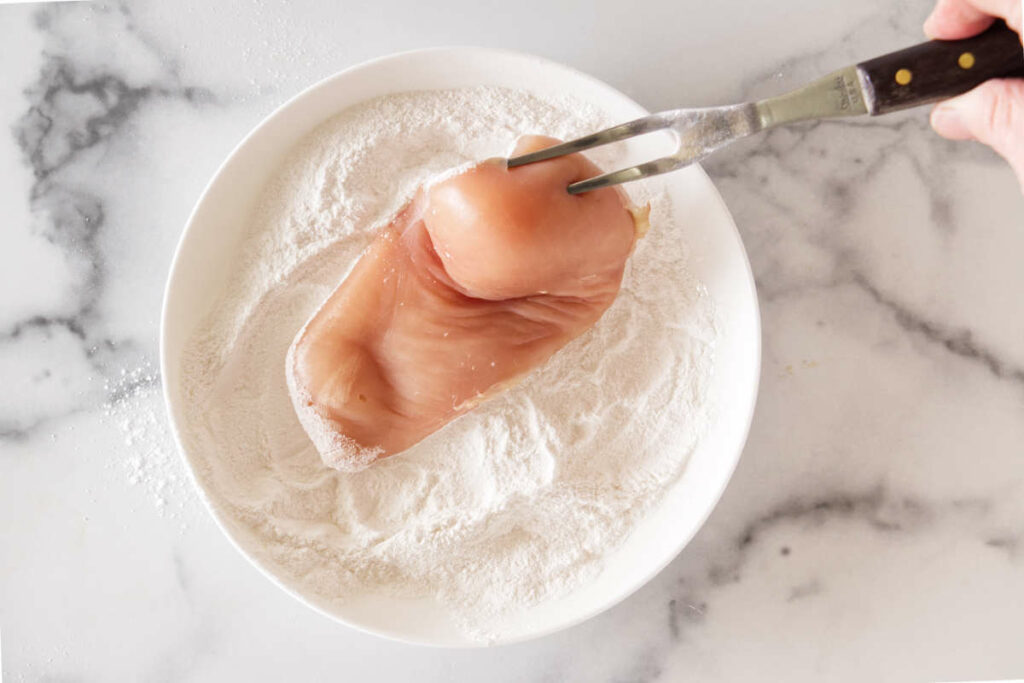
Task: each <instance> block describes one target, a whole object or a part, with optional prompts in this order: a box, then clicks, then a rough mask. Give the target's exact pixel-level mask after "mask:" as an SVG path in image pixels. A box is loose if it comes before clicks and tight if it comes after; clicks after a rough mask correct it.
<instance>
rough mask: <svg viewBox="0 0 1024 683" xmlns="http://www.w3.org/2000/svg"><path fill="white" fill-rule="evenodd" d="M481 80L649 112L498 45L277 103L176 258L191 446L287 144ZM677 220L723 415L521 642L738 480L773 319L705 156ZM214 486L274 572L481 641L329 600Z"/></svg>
mask: <svg viewBox="0 0 1024 683" xmlns="http://www.w3.org/2000/svg"><path fill="white" fill-rule="evenodd" d="M478 85H491V86H504V87H509V88H518V89H522V90H527V91H530V92H533V93H534V94H537V95H539V96H541V97H545V96H547V97H554V96H558V95H563V94H565V93H569V94H571V95H573V96H574V97H576V98H578V99H580V100H583V101H586V102H589V103H591V104H592V105H594V106H595V107H597V108H598V109H600V110H602V111H604V112H606V113H607V114H608V115H609V117H610V118H611V119H613V120H621V121H626V120H629V119H632V118H636V117H638V116H643V115H644V114H646V113H647V111H645V110H644V109H643V108H642V107H641V106H640V105H638V104H636V103H635V102H633V101H632V100H630V99H629V98H628V97H626V96H625V95H623V94H622V93H620V92H618V91H617V90H615V89H613V88H611V87H609V86H608V85H606V84H604V83H602V82H601V81H598V80H596V79H594V78H592V77H590V76H587V75H585V74H582V73H580V72H578V71H575V70H573V69H570V68H568V67H565V66H562V65H560V64H555V63H553V62H549V61H546V60H543V59H539V58H537V57H533V56H530V55H524V54H518V53H514V52H507V51H503V50H492V49H485V48H438V49H430V50H419V51H415V52H407V53H403V54H398V55H394V56H390V57H385V58H382V59H377V60H374V61H371V62H367V63H365V64H361V65H359V66H355V67H353V68H351V69H347V70H345V71H343V72H341V73H339V74H337V75H335V76H332V77H331V78H328V79H326V80H324V81H321V82H320V83H317V84H316V85H314V86H313V87H311V88H309V89H308V90H306V91H304V92H302V93H300V94H299V95H298V96H296V97H295V98H293V99H292V100H291V101H289V102H288V103H286V104H285V105H283V106H282V107H280V108H279V109H278V110H277V111H275V112H274V113H272V114H271V115H270V116H269V117H267V119H266V120H264V121H263V122H262V123H261V124H260V125H259V126H257V127H256V129H255V130H253V131H252V132H251V133H250V134H249V135H248V136H247V137H246V138H245V139H244V140H243V141H242V142H241V143H240V144H239V145H238V147H237V148H235V150H234V151H233V152H232V153H231V155H230V156H229V157H228V158H227V160H226V161H225V162H224V164H223V165H222V166H221V167H220V169H219V170H218V171H217V173H216V175H214V177H213V179H212V180H211V181H210V183H209V185H208V186H207V187H206V190H205V191H204V192H203V195H202V197H201V198H200V199H199V202H198V204H197V205H196V207H195V209H194V211H193V212H192V216H191V217H190V218H189V221H188V224H187V225H186V226H185V231H184V233H183V234H182V237H181V241H180V242H179V244H178V249H177V253H176V254H175V257H174V262H173V265H172V266H171V273H170V277H169V279H168V282H167V290H166V293H165V297H164V306H163V318H162V323H161V338H160V365H161V371H162V373H163V379H164V394H165V397H166V399H167V407H168V411H169V413H170V421H171V425H172V428H173V431H174V435H175V438H176V439H177V441H178V444H179V448H181V449H182V452H183V453H184V455H185V458H186V460H187V461H188V462H189V465H190V468H191V466H192V464H193V463H192V454H190V453H189V452H188V451H187V450H186V449H185V448H184V447H183V446H182V445H181V444H182V440H181V438H180V434H179V430H180V429H181V428H182V426H183V425H184V415H185V402H186V400H187V399H186V397H185V396H184V395H183V393H182V390H181V386H182V377H181V368H182V351H183V349H184V348H185V344H186V342H187V340H188V339H189V338H190V337H191V336H192V334H193V333H194V331H195V330H196V327H197V325H198V324H199V323H200V321H201V320H202V319H203V317H204V315H206V314H207V313H208V311H209V310H210V307H211V305H212V304H213V302H215V301H217V300H218V298H219V297H220V294H221V292H222V289H223V287H224V286H225V284H226V280H227V275H228V273H229V272H230V264H231V263H232V260H233V256H234V253H235V247H236V245H237V243H238V241H239V239H240V237H241V234H242V229H243V220H244V218H245V217H246V216H247V215H248V211H249V209H250V207H251V205H252V202H253V201H254V199H255V197H256V195H257V193H258V192H259V191H260V189H261V188H262V186H263V184H264V183H265V182H266V180H267V179H268V177H269V176H270V175H271V174H272V173H273V172H274V170H275V169H276V167H277V165H278V163H279V162H280V160H281V159H282V157H283V155H284V154H285V153H286V152H287V151H288V150H289V148H291V147H292V145H293V144H294V143H295V142H297V141H298V140H299V139H300V138H302V137H303V136H304V135H306V133H307V132H309V131H310V130H311V129H312V128H314V127H315V126H316V125H317V124H319V123H321V122H322V121H324V120H325V119H327V118H328V117H330V116H331V115H333V114H336V113H338V112H339V111H341V110H343V109H345V108H347V107H350V106H352V105H354V104H357V103H359V102H362V101H364V100H367V99H370V98H373V97H377V96H380V95H385V94H388V93H395V92H401V91H407V90H424V89H438V88H457V87H467V86H478ZM627 144H628V148H629V149H628V153H629V155H630V157H631V159H634V160H645V159H652V158H654V157H655V156H661V155H663V154H664V152H665V151H666V150H668V149H671V145H672V141H671V140H670V139H668V138H667V136H666V134H656V135H651V136H645V137H644V138H641V139H637V140H633V141H630V142H629V143H627ZM666 186H667V189H668V191H669V193H670V197H671V201H672V202H673V204H674V210H675V212H676V215H677V216H683V217H685V218H684V220H681V221H680V225H679V226H678V227H677V228H676V229H678V230H680V239H685V240H687V242H688V243H689V244H690V246H691V249H692V254H693V259H692V267H693V268H694V270H695V271H696V273H697V275H698V276H699V277H700V279H701V280H702V281H703V282H704V283H705V285H706V286H707V289H708V291H709V293H710V294H711V296H712V297H713V299H714V301H715V306H716V310H717V313H718V317H719V321H720V336H719V341H718V345H717V350H716V357H715V367H714V373H713V379H712V381H711V385H710V389H709V396H708V398H709V400H710V401H712V402H713V406H714V408H713V410H714V421H713V424H712V426H711V428H710V430H709V433H708V434H707V436H706V437H705V438H704V439H703V440H702V442H701V443H700V445H699V446H698V448H697V449H696V451H695V452H694V453H693V455H692V457H691V458H690V462H689V464H688V465H687V467H686V470H685V472H684V473H683V475H682V476H681V477H680V479H679V480H678V481H677V482H676V483H675V484H674V485H673V486H672V488H671V489H670V490H669V491H668V493H667V495H666V497H665V499H664V501H663V502H662V503H661V505H659V506H658V507H657V508H656V509H655V510H653V511H652V513H651V514H650V515H649V516H648V517H647V518H646V519H645V520H644V521H643V522H642V523H641V524H640V525H639V527H638V528H637V529H636V530H635V532H634V533H633V534H632V535H630V536H629V537H628V538H627V540H626V541H625V543H624V545H623V546H622V547H621V548H620V549H618V550H617V551H616V552H615V553H614V554H613V555H612V556H611V557H610V558H609V560H608V562H607V564H606V566H605V568H604V570H603V572H602V573H601V574H600V575H599V576H598V577H597V578H596V579H595V580H593V581H591V582H590V583H588V584H586V585H584V586H582V587H580V588H579V589H577V590H576V591H574V592H573V593H571V594H569V595H567V596H565V597H563V598H560V599H558V600H554V601H551V602H547V603H543V604H540V605H537V606H536V607H534V608H532V609H530V610H529V611H528V612H527V613H526V614H525V615H523V616H522V617H520V618H517V619H515V620H513V621H511V622H510V623H506V624H504V625H503V626H504V628H503V629H502V631H503V632H504V634H505V636H504V637H503V638H502V639H501V640H500V641H498V642H500V643H509V642H515V641H520V640H525V639H527V638H532V637H537V636H541V635H544V634H548V633H552V632H554V631H557V630H559V629H563V628H567V627H569V626H572V625H574V624H577V623H579V622H581V621H583V620H585V619H587V618H589V617H592V616H594V615H596V614H598V613H599V612H602V611H603V610H606V609H608V608H609V607H611V606H612V605H614V604H615V603H617V602H619V601H620V600H622V599H624V598H625V597H627V596H628V595H630V594H631V593H632V592H633V591H635V590H636V589H638V588H639V587H640V586H642V585H643V584H644V583H646V582H647V581H649V580H650V579H651V578H653V577H654V576H655V575H656V574H657V573H658V572H659V571H661V569H662V568H664V567H665V565H667V564H668V563H669V561H671V560H672V558H674V557H675V556H676V555H677V554H678V553H679V551H680V550H682V549H683V547H684V546H685V545H686V544H687V542H689V540H690V539H691V538H692V537H693V535H694V534H695V533H696V532H697V530H698V529H699V528H700V526H701V524H703V522H704V520H705V519H706V518H707V516H708V514H709V513H710V512H711V509H712V508H713V507H714V505H715V503H716V502H717V501H718V499H719V497H720V496H721V494H722V491H723V490H724V489H725V486H726V483H727V482H728V481H729V477H730V476H731V475H732V472H733V469H734V468H735V466H736V462H737V461H738V460H739V456H740V452H741V451H742V449H743V443H744V441H745V439H746V435H747V430H748V428H749V425H750V419H751V416H752V412H753V408H754V399H755V397H756V395H757V382H758V376H759V366H760V352H761V351H760V323H759V318H758V308H757V295H756V293H755V291H754V281H753V277H752V276H751V272H750V266H749V264H748V262H747V258H746V254H745V252H744V250H743V245H742V243H741V242H740V237H739V234H738V232H737V231H736V226H735V224H734V223H733V221H732V218H731V217H730V215H729V213H728V211H727V210H726V208H725V205H724V204H723V202H722V200H721V197H720V196H719V195H718V192H717V191H716V190H715V188H714V186H713V185H712V184H711V181H710V180H709V179H708V177H707V176H706V175H705V174H704V172H703V171H702V170H701V169H700V168H699V167H696V166H694V167H692V168H689V169H686V170H683V171H679V172H677V173H675V174H673V175H671V176H668V177H667V182H666ZM200 490H201V494H202V497H203V499H204V500H205V501H207V504H208V507H209V508H210V510H211V512H212V513H213V515H214V517H215V518H217V521H218V524H219V525H220V527H221V529H223V530H224V533H225V534H226V535H227V536H228V538H229V539H231V541H232V542H233V543H234V544H235V545H236V547H238V548H239V550H240V551H241V552H242V553H243V554H244V555H245V556H246V557H248V558H249V559H250V560H251V561H252V562H253V564H255V565H256V566H257V567H258V568H259V569H260V570H261V571H263V572H264V574H266V575H267V576H268V577H269V578H270V579H271V580H272V581H273V582H274V583H276V584H277V585H279V586H280V587H281V588H283V589H284V590H285V591H287V592H288V593H290V594H291V595H293V596H294V597H296V598H297V599H299V600H301V601H303V602H305V603H307V604H310V606H311V607H313V608H314V609H317V610H319V611H321V612H323V613H324V614H327V615H328V616H330V617H332V618H334V619H336V620H338V621H340V622H343V623H345V624H348V625H350V626H354V627H356V628H359V629H362V630H364V631H368V632H371V633H376V634H378V635H382V636H385V637H389V638H393V639H397V640H402V641H406V642H414V643H421V644H429V645H441V646H471V645H479V643H477V642H474V641H471V640H469V639H467V638H466V637H465V636H463V635H462V634H461V633H460V632H459V631H458V629H457V628H456V627H455V625H454V624H453V622H452V620H451V618H450V616H449V615H448V614H447V612H446V611H445V610H444V609H443V608H442V607H440V606H439V605H438V604H436V603H435V602H434V601H432V600H428V599H421V600H396V599H389V598H383V597H379V596H362V597H360V598H357V599H355V600H353V601H351V602H350V603H347V604H346V606H345V607H344V608H343V609H337V608H335V609H328V608H327V607H326V606H324V605H317V604H313V603H311V602H310V600H309V599H308V598H306V597H304V596H302V595H299V594H298V593H296V592H295V591H294V590H293V589H291V588H289V587H288V586H286V585H284V584H282V583H281V582H280V580H279V579H278V578H277V577H275V576H274V575H273V573H272V571H271V570H270V569H269V568H267V567H265V566H262V565H261V564H260V563H259V561H257V560H255V559H253V557H252V555H251V554H250V553H249V552H248V551H247V549H246V548H245V547H244V546H243V545H241V544H240V543H239V542H238V539H236V538H234V537H233V536H232V533H231V531H230V525H229V524H225V520H223V519H221V518H220V516H219V514H218V513H217V511H216V510H215V509H214V507H213V506H211V505H209V498H208V497H207V496H206V492H205V491H202V487H201V486H200Z"/></svg>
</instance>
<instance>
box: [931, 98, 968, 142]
mask: <svg viewBox="0 0 1024 683" xmlns="http://www.w3.org/2000/svg"><path fill="white" fill-rule="evenodd" d="M931 123H932V128H934V129H935V132H936V133H938V134H939V135H941V136H942V137H944V138H950V139H951V140H966V139H968V138H970V137H971V132H970V131H969V130H967V126H966V125H964V120H963V117H962V116H961V115H960V110H959V109H958V108H957V107H956V105H955V104H952V103H949V102H947V103H944V104H940V105H939V106H937V107H935V109H933V110H932V116H931Z"/></svg>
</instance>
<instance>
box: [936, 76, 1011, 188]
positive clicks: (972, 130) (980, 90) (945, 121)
mask: <svg viewBox="0 0 1024 683" xmlns="http://www.w3.org/2000/svg"><path fill="white" fill-rule="evenodd" d="M931 123H932V128H934V129H935V132H936V133H938V134H939V135H941V136H942V137H944V138H949V139H950V140H977V141H978V142H981V143H984V144H986V145H988V146H989V147H991V148H992V149H994V150H995V151H996V152H998V153H999V154H1000V155H1001V156H1002V157H1003V158H1004V159H1006V160H1007V161H1009V162H1010V165H1011V166H1012V167H1013V170H1014V171H1016V173H1017V178H1018V180H1020V181H1021V185H1022V187H1024V80H1021V79H993V80H990V81H986V82H984V83H982V84H981V85H979V86H978V87H977V88H975V89H974V90H972V91H970V92H969V93H966V94H964V95H960V96H959V97H955V98H953V99H951V100H947V101H946V102H943V103H942V104H940V105H938V106H937V107H935V109H934V110H932V117H931Z"/></svg>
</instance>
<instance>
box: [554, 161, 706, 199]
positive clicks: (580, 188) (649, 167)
mask: <svg viewBox="0 0 1024 683" xmlns="http://www.w3.org/2000/svg"><path fill="white" fill-rule="evenodd" d="M694 161H696V159H682V158H679V157H662V158H661V159H655V160H654V161H648V162H646V163H643V164H638V165H636V166H631V167H629V168H623V169H620V170H618V171H612V172H611V173H605V174H604V175H599V176H596V177H594V178H588V179H586V180H581V181H579V182H576V183H572V184H571V185H569V188H568V189H569V194H580V193H581V192H591V191H592V190H600V189H601V188H604V187H611V186H612V185H619V184H621V183H628V182H630V181H631V180H639V179H640V178H648V177H650V176H652V175H659V174H661V173H668V172H669V171H675V170H677V169H680V168H682V167H683V166H689V165H690V164H692V163H693V162H694Z"/></svg>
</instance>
